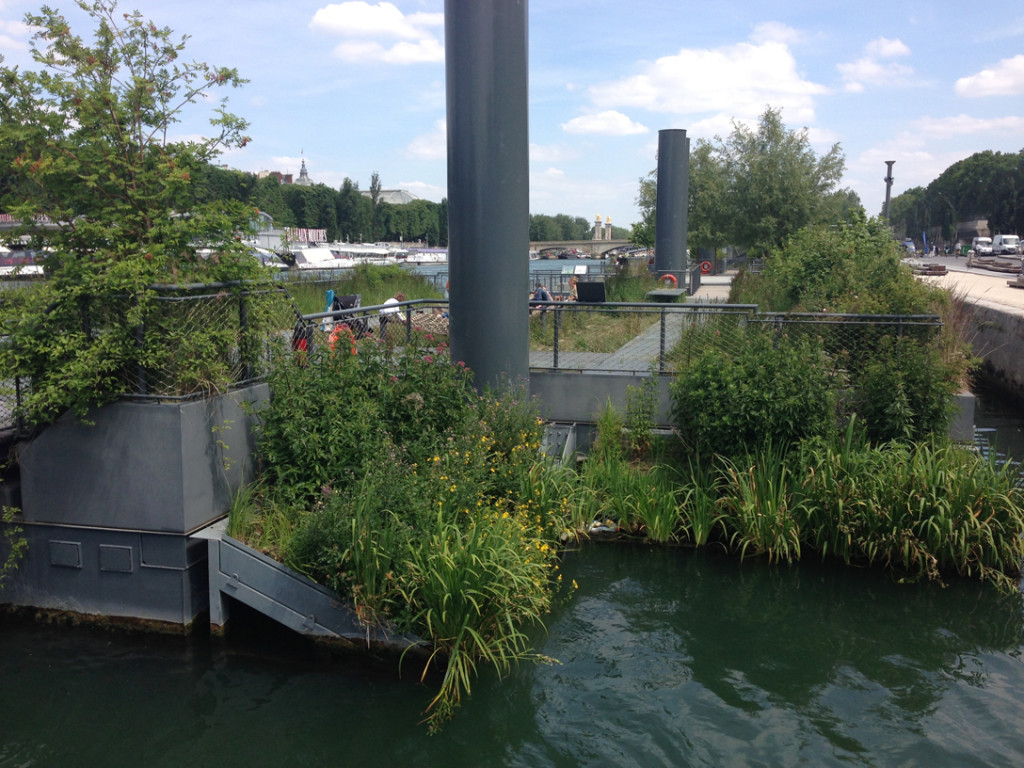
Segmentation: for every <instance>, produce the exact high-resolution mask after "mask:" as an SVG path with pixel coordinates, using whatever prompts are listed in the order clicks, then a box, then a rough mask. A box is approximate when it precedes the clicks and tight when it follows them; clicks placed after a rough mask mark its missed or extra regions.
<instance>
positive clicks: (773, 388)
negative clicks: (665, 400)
mask: <svg viewBox="0 0 1024 768" xmlns="http://www.w3.org/2000/svg"><path fill="white" fill-rule="evenodd" d="M842 383H843V382H842V381H841V380H840V379H838V378H836V376H835V375H833V373H832V366H831V365H830V364H829V361H828V359H827V357H826V355H825V353H824V350H823V349H822V348H821V345H820V343H819V342H816V341H815V340H812V339H808V338H791V337H789V336H786V335H781V336H780V337H778V338H776V339H773V338H772V337H771V336H770V335H769V334H767V333H758V332H754V331H751V332H750V333H749V334H748V338H747V343H746V345H745V346H744V347H743V348H742V349H741V350H739V351H737V352H735V353H729V352H726V351H724V350H722V349H718V348H714V347H711V348H708V349H707V350H706V351H704V352H703V354H701V355H700V357H699V358H698V359H697V360H696V361H695V362H694V363H693V364H692V365H691V366H689V367H688V368H686V369H685V370H683V371H682V372H680V374H679V376H678V377H677V378H676V379H675V381H674V382H673V383H672V389H671V392H672V417H673V421H674V423H675V424H676V425H677V426H678V428H679V431H680V433H681V435H682V437H683V440H684V442H685V443H686V444H687V445H688V446H689V447H690V448H691V449H692V450H694V451H696V452H697V453H699V454H702V455H710V454H721V455H723V456H739V455H742V454H744V453H746V452H749V451H754V450H756V449H757V448H759V447H762V446H766V445H769V444H772V445H779V446H786V445H791V444H793V443H796V442H798V441H799V440H802V439H804V438H807V437H812V436H819V435H821V436H824V435H829V434H831V433H832V431H833V430H834V429H835V424H836V419H837V400H836V397H837V395H836V393H837V391H838V389H839V388H840V387H841V385H842Z"/></svg>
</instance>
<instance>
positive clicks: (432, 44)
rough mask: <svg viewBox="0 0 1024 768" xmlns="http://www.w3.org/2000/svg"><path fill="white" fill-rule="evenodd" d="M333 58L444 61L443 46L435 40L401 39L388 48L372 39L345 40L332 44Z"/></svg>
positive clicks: (423, 61)
mask: <svg viewBox="0 0 1024 768" xmlns="http://www.w3.org/2000/svg"><path fill="white" fill-rule="evenodd" d="M333 53H334V56H335V58H338V59H341V60H342V61H348V62H352V63H360V62H363V63H365V62H371V61H381V62H384V63H385V64H421V63H433V62H439V61H444V46H443V45H441V43H440V42H438V41H437V40H430V39H428V40H420V41H418V42H416V43H408V42H405V41H402V42H400V43H395V44H394V45H393V46H391V47H390V48H388V47H386V46H384V45H381V44H380V43H378V42H376V41H372V40H366V41H363V40H346V41H345V42H342V43H338V44H337V45H336V46H334V50H333Z"/></svg>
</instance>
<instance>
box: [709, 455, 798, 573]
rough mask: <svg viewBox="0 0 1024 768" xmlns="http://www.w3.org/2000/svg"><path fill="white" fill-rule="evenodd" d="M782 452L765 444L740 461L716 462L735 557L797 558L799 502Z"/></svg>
mask: <svg viewBox="0 0 1024 768" xmlns="http://www.w3.org/2000/svg"><path fill="white" fill-rule="evenodd" d="M786 452H787V451H786V449H785V448H780V447H777V446H773V445H771V443H767V444H763V445H761V446H760V447H759V449H758V450H757V451H755V452H753V453H751V454H748V455H746V456H744V457H743V458H741V459H736V460H731V459H723V460H722V462H723V463H722V469H721V471H722V483H721V488H722V498H721V503H720V508H721V510H722V514H721V520H722V523H723V525H724V527H725V529H726V530H727V531H729V546H730V548H731V549H733V550H734V551H736V552H738V553H739V555H740V557H745V556H746V555H748V554H750V555H767V557H768V560H769V561H772V560H784V561H786V562H792V561H795V560H799V559H800V543H801V530H800V521H801V519H802V517H803V510H802V504H803V501H802V498H801V496H800V493H799V482H798V478H797V477H796V476H794V474H793V472H792V471H791V470H790V468H789V467H788V466H787V464H786V461H785V458H786Z"/></svg>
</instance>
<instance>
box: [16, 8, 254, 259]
mask: <svg viewBox="0 0 1024 768" xmlns="http://www.w3.org/2000/svg"><path fill="white" fill-rule="evenodd" d="M78 5H79V7H80V8H81V9H82V10H83V11H85V12H86V13H87V14H88V16H89V17H90V18H91V19H92V21H93V23H94V25H95V29H94V40H93V41H92V43H88V42H86V41H84V40H83V39H82V38H81V37H79V36H78V35H76V34H73V33H72V31H71V28H70V26H69V25H68V22H67V21H66V20H65V19H64V17H63V16H61V15H60V14H59V13H58V12H56V11H54V10H52V9H50V8H48V7H45V6H44V7H43V8H42V10H41V11H40V12H39V14H28V15H26V17H25V21H26V23H27V24H28V25H30V26H31V27H33V28H35V29H36V33H35V35H34V36H33V39H32V43H33V46H32V56H33V58H34V59H35V61H36V62H37V63H38V64H39V65H40V68H39V69H38V70H26V71H19V70H18V69H17V68H11V67H6V66H3V67H0V82H2V84H3V88H2V94H0V146H2V147H3V148H4V149H3V157H2V158H0V161H2V162H3V163H4V164H5V165H6V171H7V172H6V176H5V186H4V188H3V190H2V192H3V199H2V200H0V205H2V206H3V207H4V208H5V209H6V210H7V212H9V213H11V214H13V215H14V217H15V218H17V219H19V220H20V221H21V222H22V229H21V230H20V231H18V232H16V234H17V235H19V236H22V235H27V236H29V237H30V238H31V239H32V241H33V242H34V243H35V244H36V245H37V246H39V247H43V246H45V247H46V248H47V251H46V253H47V254H48V256H47V263H46V267H47V269H48V270H49V271H50V273H51V275H53V276H55V277H59V275H60V274H61V273H62V272H64V271H70V272H72V273H75V275H76V277H75V279H78V278H80V277H81V276H82V274H81V273H82V272H83V270H85V271H88V270H90V269H92V270H94V271H96V270H98V271H100V272H102V271H103V270H105V269H107V268H109V266H110V265H111V264H122V265H123V264H127V263H134V264H135V266H136V268H137V271H138V272H139V273H144V274H145V275H146V279H152V278H154V277H156V276H157V275H159V274H161V272H163V271H170V272H172V273H177V272H178V271H186V272H190V271H195V270H196V269H205V268H207V267H216V266H218V265H224V264H225V262H226V260H228V259H227V256H228V255H229V254H230V253H231V252H233V251H237V249H234V248H233V246H232V242H233V240H234V238H233V235H234V234H235V233H236V231H237V230H238V229H239V228H242V227H244V226H246V225H247V223H248V220H249V219H251V213H252V212H251V209H247V208H246V207H244V206H242V205H239V204H233V203H231V202H230V200H229V199H228V200H225V199H223V197H222V195H221V194H219V193H214V194H213V195H210V196H208V197H207V199H205V200H203V199H200V198H199V197H198V196H197V185H196V179H197V177H198V176H201V175H202V173H203V169H204V168H205V167H206V166H207V165H208V164H209V162H210V161H211V160H212V159H213V158H214V157H215V156H216V155H217V154H218V152H219V151H220V150H221V149H223V148H226V147H238V146H244V145H245V144H246V143H247V142H248V137H247V136H246V134H245V131H246V128H247V124H246V122H245V121H244V120H242V119H241V118H239V117H237V116H235V115H233V114H231V113H230V112H228V111H227V110H226V105H225V101H221V102H219V103H218V104H217V106H215V107H214V108H213V116H212V117H211V119H210V124H211V126H212V128H213V131H212V133H211V136H210V137H208V138H204V139H198V140H196V139H188V140H179V141H175V140H172V138H171V136H172V132H173V130H174V126H175V124H176V123H178V122H179V121H180V120H181V119H182V117H183V115H184V113H185V112H186V111H191V110H192V109H193V106H194V105H197V104H199V103H200V102H204V101H205V100H206V99H207V98H209V97H210V96H211V95H212V93H213V92H214V91H215V90H217V89H221V88H224V87H237V86H239V85H241V84H242V83H244V82H245V81H244V80H243V79H242V78H241V77H240V76H239V74H238V72H237V71H236V70H234V69H230V68H226V67H213V66H210V65H208V64H205V63H201V62H195V61H192V62H189V61H185V60H183V58H182V52H183V50H184V48H185V44H186V41H187V39H188V38H187V37H182V38H181V39H178V40H176V39H174V38H173V37H172V32H171V30H170V29H168V28H159V27H157V26H156V25H155V24H153V23H152V22H149V21H146V20H145V19H143V18H142V17H141V15H140V14H138V13H123V14H122V13H118V12H117V5H116V2H115V1H114V0H98V1H97V2H85V1H84V0H79V2H78ZM202 188H203V189H208V187H207V186H203V187H202ZM201 246H214V247H218V248H220V249H221V250H223V251H224V252H225V259H222V260H218V261H217V262H216V264H212V263H210V262H206V263H203V262H201V261H200V260H198V259H197V257H196V253H197V250H198V249H199V247H201ZM88 265H96V266H94V267H90V266H88ZM214 271H216V270H214Z"/></svg>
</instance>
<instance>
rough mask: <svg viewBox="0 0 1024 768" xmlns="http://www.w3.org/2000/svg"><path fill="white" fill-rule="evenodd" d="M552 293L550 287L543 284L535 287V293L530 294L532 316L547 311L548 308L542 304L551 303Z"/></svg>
mask: <svg viewBox="0 0 1024 768" xmlns="http://www.w3.org/2000/svg"><path fill="white" fill-rule="evenodd" d="M551 300H552V299H551V293H550V292H549V291H548V287H547V286H546V285H543V284H541V283H537V284H536V285H535V286H534V289H533V293H532V294H530V307H531V311H530V314H531V315H532V314H534V313H535V312H540V313H541V314H543V313H544V312H546V311H547V307H545V306H543V305H542V304H541V302H545V301H551Z"/></svg>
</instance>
